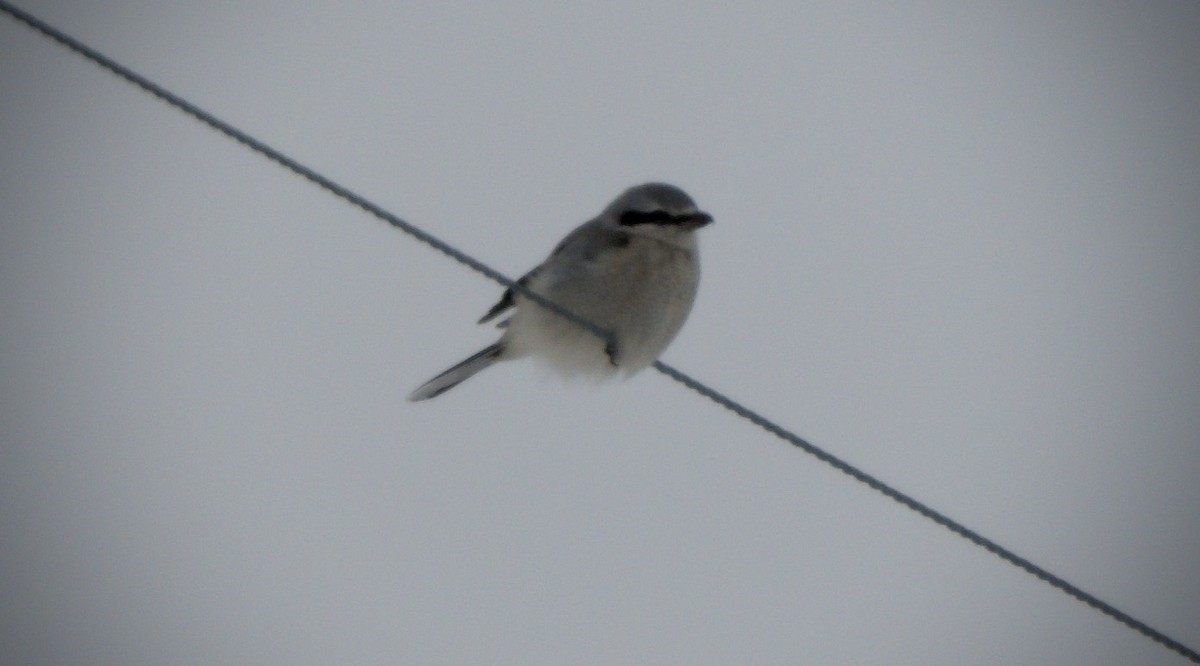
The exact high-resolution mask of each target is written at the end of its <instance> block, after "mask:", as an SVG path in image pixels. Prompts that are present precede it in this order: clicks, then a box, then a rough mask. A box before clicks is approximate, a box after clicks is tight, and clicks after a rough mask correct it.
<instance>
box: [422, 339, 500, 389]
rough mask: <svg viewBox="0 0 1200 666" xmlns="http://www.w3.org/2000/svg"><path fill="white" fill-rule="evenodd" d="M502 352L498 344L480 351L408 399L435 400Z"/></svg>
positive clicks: (430, 381)
mask: <svg viewBox="0 0 1200 666" xmlns="http://www.w3.org/2000/svg"><path fill="white" fill-rule="evenodd" d="M503 352H504V347H503V345H501V344H500V343H499V342H497V343H496V344H494V345H492V346H490V347H487V348H484V349H481V350H480V351H479V352H478V353H477V354H474V355H472V356H471V357H470V358H468V359H466V360H464V361H463V362H461V363H459V364H457V365H455V366H454V367H452V368H450V369H449V370H446V371H445V372H443V373H442V374H440V375H438V376H437V377H434V378H433V379H431V380H429V381H427V382H425V383H424V384H421V385H420V386H418V387H417V390H415V391H413V392H412V393H410V394H409V396H408V399H409V400H411V401H413V402H417V401H418V400H428V399H430V398H436V397H438V396H439V395H441V394H443V393H445V392H446V391H449V390H450V389H452V388H454V387H455V386H458V385H459V384H461V383H462V382H464V381H466V380H467V379H468V378H469V377H471V375H474V374H475V373H477V372H479V371H480V370H483V369H484V368H486V367H488V366H489V365H491V364H493V363H495V362H496V361H499V360H500V354H502V353H503Z"/></svg>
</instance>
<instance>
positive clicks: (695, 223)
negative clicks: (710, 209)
mask: <svg viewBox="0 0 1200 666" xmlns="http://www.w3.org/2000/svg"><path fill="white" fill-rule="evenodd" d="M712 221H713V218H712V215H709V214H708V213H705V212H703V211H696V212H695V213H692V214H691V215H689V216H688V217H687V220H685V221H684V223H683V224H684V227H685V228H687V229H699V228H700V227H703V226H707V225H710V224H712Z"/></svg>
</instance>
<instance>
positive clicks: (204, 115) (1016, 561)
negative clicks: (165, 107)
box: [0, 0, 1200, 663]
mask: <svg viewBox="0 0 1200 666" xmlns="http://www.w3.org/2000/svg"><path fill="white" fill-rule="evenodd" d="M0 11H3V12H4V13H6V14H8V15H9V16H11V17H12V18H13V19H15V20H17V21H18V22H20V23H24V24H25V25H26V26H28V27H30V28H32V29H33V30H36V31H37V32H40V33H41V34H42V35H44V36H46V37H48V38H50V39H52V40H54V41H55V42H58V43H59V44H61V45H62V46H64V47H66V48H67V49H69V50H71V51H74V52H75V53H78V54H79V55H81V56H83V57H84V58H86V59H88V60H90V61H92V62H94V63H95V64H97V65H99V66H100V67H102V68H104V69H106V70H108V71H109V72H111V73H113V74H115V75H117V76H118V77H120V78H122V79H124V80H126V81H127V82H129V83H132V84H133V85H135V86H137V87H139V88H141V89H142V90H144V91H146V92H147V93H150V94H151V95H153V96H154V97H157V98H158V99H160V100H162V101H163V102H166V103H167V104H169V105H171V106H173V107H175V108H177V109H179V110H180V111H182V112H184V113H186V114H187V115H189V116H192V117H193V118H195V119H196V120H199V121H200V122H202V123H204V124H205V125H208V126H209V127H211V128H213V129H215V130H217V131H218V132H220V133H222V134H224V135H225V136H227V137H229V138H230V139H233V140H234V141H236V142H238V143H240V144H242V145H244V146H246V147H247V148H249V149H251V150H253V151H255V152H257V153H259V154H260V155H263V156H264V157H267V158H268V159H270V160H273V161H275V162H276V163H278V164H279V165H280V166H283V167H284V168H286V169H288V170H289V171H292V172H293V173H296V174H298V175H300V176H303V177H304V178H306V179H308V180H309V181H312V182H313V183H314V184H315V185H317V186H318V187H321V188H323V189H325V190H327V191H329V192H330V193H332V194H333V195H334V196H337V197H339V198H341V199H344V200H345V201H347V202H349V203H351V204H354V205H355V206H358V207H359V208H361V209H363V210H364V211H366V212H368V213H370V214H371V215H374V216H375V217H377V218H379V219H381V220H383V221H384V222H387V223H388V224H390V225H392V226H394V227H396V228H398V229H400V230H401V231H403V232H405V233H407V234H409V235H410V236H412V237H414V238H416V239H417V240H419V241H421V242H422V243H425V244H426V245H429V246H430V247H432V248H433V249H435V250H437V251H439V252H441V253H443V254H445V255H446V256H448V257H450V258H451V259H454V260H455V261H457V262H459V263H461V264H463V265H465V266H467V267H468V268H470V269H471V270H474V271H475V272H477V273H480V274H481V275H483V276H485V277H487V278H489V279H491V280H493V281H495V282H497V283H499V284H501V285H503V286H505V287H507V288H510V289H513V290H514V291H516V292H518V293H521V294H523V295H525V296H527V297H529V298H530V299H531V300H533V301H535V302H536V303H538V304H539V305H540V306H542V307H545V308H547V309H549V310H551V311H553V312H555V313H556V314H558V315H559V316H562V317H565V318H566V319H568V320H570V321H572V322H574V323H575V324H577V325H579V326H582V327H583V328H584V329H586V330H588V331H589V332H591V333H592V334H593V335H596V336H598V337H600V338H602V339H607V337H608V334H607V332H605V331H604V330H602V329H601V328H600V327H598V326H596V325H595V324H593V323H591V322H589V321H587V320H585V319H583V318H581V317H579V316H578V315H576V314H574V313H572V312H570V311H569V310H566V309H565V308H563V307H561V306H559V305H557V304H555V303H553V302H551V301H548V300H546V299H545V298H544V297H542V296H540V295H538V294H535V293H533V292H531V291H529V290H528V289H527V288H525V287H524V286H523V285H520V284H518V283H516V282H515V281H513V280H512V279H510V278H508V277H506V276H504V275H503V274H501V273H500V272H499V271H497V270H495V269H493V268H491V267H490V266H488V265H486V264H484V263H483V262H481V261H479V260H477V259H475V258H474V257H472V256H470V255H468V254H466V253H465V252H463V251H461V250H459V249H457V248H455V247H453V246H451V245H450V244H448V243H446V242H444V241H442V240H440V239H438V238H436V237H435V236H433V235H431V234H429V233H427V232H425V231H424V230H422V229H420V228H418V227H416V226H414V225H412V224H410V223H408V222H405V221H404V220H402V219H400V218H399V217H397V216H395V215H393V214H392V213H390V212H388V211H386V210H384V209H383V208H381V207H379V206H378V205H376V204H374V203H372V202H371V201H369V200H367V199H366V198H364V197H362V196H361V195H359V194H356V193H354V192H352V191H351V190H349V189H347V188H345V187H343V186H341V185H339V184H337V183H335V182H333V181H332V180H330V179H328V178H326V177H325V176H322V175H321V174H319V173H317V172H316V171H314V170H313V169H311V168H309V167H307V166H305V165H303V164H301V163H299V162H297V161H295V160H293V159H292V158H290V157H288V156H287V155H284V154H283V153H281V152H279V151H277V150H275V149H274V148H271V147H270V146H268V145H266V144H264V143H263V142H261V141H259V140H258V139H255V138H254V137H252V136H250V135H248V134H246V133H245V132H242V131H241V130H239V129H237V128H236V127H234V126H232V125H230V124H229V123H226V122H224V121H222V120H220V119H219V118H217V117H215V116H213V115H212V114H210V113H208V112H206V111H204V110H203V109H201V108H199V107H197V106H196V105H194V104H192V103H191V102H188V101H187V100H185V99H183V98H181V97H179V96H178V95H176V94H174V93H172V92H170V91H169V90H167V89H165V88H163V87H161V86H159V85H158V84H156V83H154V82H153V81H150V80H149V79H147V78H145V77H143V76H142V75H140V74H138V73H136V72H134V71H133V70H131V69H129V68H127V67H125V66H123V65H121V64H119V63H117V62H116V61H114V60H112V59H110V58H108V57H106V56H104V55H103V54H101V53H99V52H98V51H96V50H94V49H92V48H90V47H88V46H87V45H85V44H84V43H82V42H80V41H79V40H77V39H75V38H73V37H71V36H69V35H67V34H66V33H64V32H62V31H60V30H58V29H57V28H54V27H53V26H51V25H49V24H47V23H45V22H43V21H41V20H39V19H37V18H36V17H34V16H32V15H30V14H28V13H26V12H24V11H22V10H20V9H18V8H16V7H13V6H12V5H10V4H9V3H7V2H4V1H3V0H0ZM654 368H655V369H656V370H658V371H659V372H661V373H662V374H664V375H666V376H668V377H670V378H671V379H674V380H675V381H677V382H679V383H680V384H682V385H683V386H686V387H687V388H689V389H691V390H693V391H695V392H696V393H698V394H700V395H702V396H704V397H706V398H708V399H709V400H712V401H713V402H715V403H717V404H718V405H720V406H722V407H724V408H725V409H728V410H729V411H731V412H733V413H734V414H736V415H738V416H739V417H741V418H743V419H745V420H747V421H749V422H750V423H753V424H754V425H756V426H758V427H759V428H761V429H763V430H765V431H767V432H769V433H771V434H772V435H775V436H776V437H778V438H780V439H782V440H784V441H785V442H787V443H789V444H791V445H793V446H795V447H797V448H799V449H801V450H802V451H804V452H805V453H808V454H809V455H812V456H814V457H815V458H817V459H818V460H820V461H822V462H824V463H826V464H828V465H830V466H832V467H833V468H834V469H836V470H838V471H839V472H842V473H843V474H846V475H847V476H849V477H851V478H852V479H854V480H855V481H858V482H859V483H862V484H864V485H866V486H868V487H870V488H872V489H873V490H876V491H878V492H879V493H881V494H883V495H884V496H885V497H888V498H889V499H891V500H893V501H895V502H898V503H899V504H901V505H903V506H905V507H907V508H909V509H911V510H913V511H915V512H916V513H918V514H920V515H921V516H924V517H925V518H928V519H929V520H931V521H933V522H935V523H937V524H938V525H941V526H942V527H944V528H946V529H947V530H950V531H951V532H953V533H954V534H957V535H958V536H960V537H962V538H964V539H966V540H967V541H970V542H971V543H973V544H975V545H977V546H979V547H980V548H983V549H984V550H986V551H988V552H990V553H992V554H993V555H996V556H997V557H999V558H1001V559H1002V560H1004V561H1006V562H1008V563H1009V564H1012V565H1013V566H1016V567H1017V568H1019V569H1021V570H1022V571H1025V572H1026V573H1028V574H1030V575H1032V576H1034V577H1035V578H1037V579H1039V580H1041V581H1043V582H1045V583H1047V584H1048V585H1050V586H1052V587H1055V588H1057V589H1059V590H1061V591H1062V592H1064V593H1066V594H1068V595H1070V596H1071V597H1074V598H1075V599H1076V600H1078V601H1081V602H1083V603H1084V604H1086V605H1088V606H1091V607H1092V608H1094V609H1096V610H1098V611H1100V612H1101V613H1104V614H1105V615H1108V616H1109V617H1111V618H1113V619H1115V620H1117V621H1118V622H1120V623H1121V624H1124V625H1125V626H1127V627H1129V628H1130V629H1133V630H1134V631H1137V632H1138V633H1140V634H1142V635H1144V636H1146V637H1147V638H1150V639H1151V640H1153V641H1155V642H1157V643H1159V644H1161V645H1163V646H1164V647H1166V648H1168V649H1170V650H1173V651H1174V652H1176V653H1178V654H1180V655H1182V656H1184V657H1186V658H1187V659H1189V660H1191V661H1193V662H1195V663H1200V652H1197V651H1196V650H1194V649H1192V648H1190V647H1188V646H1186V645H1184V644H1183V643H1180V642H1179V641H1177V640H1175V639H1173V638H1171V637H1169V636H1167V635H1166V634H1164V633H1162V632H1161V631H1158V630H1157V629H1155V628H1153V627H1151V626H1150V625H1148V624H1146V623H1145V622H1143V621H1141V620H1139V619H1137V618H1135V617H1133V616H1131V615H1129V614H1128V613H1125V612H1123V611H1121V610H1119V609H1117V608H1116V607H1114V606H1112V605H1111V604H1109V603H1107V602H1105V601H1103V600H1101V599H1100V598H1098V597H1096V596H1094V595H1092V594H1090V593H1088V592H1085V591H1084V590H1083V589H1081V588H1079V587H1077V586H1075V585H1073V584H1071V583H1069V582H1067V581H1066V580H1064V579H1063V578H1061V577H1059V576H1057V575H1055V574H1053V573H1050V572H1049V571H1047V570H1045V569H1043V568H1042V567H1039V566H1037V565H1036V564H1034V563H1033V562H1031V561H1030V560H1028V559H1026V558H1024V557H1022V556H1020V555H1017V554H1016V553H1014V552H1013V551H1011V550H1009V549H1007V548H1005V547H1003V546H1001V545H1000V544H998V543H996V542H995V541H992V540H991V539H988V538H987V537H985V536H983V535H981V534H979V533H978V532H976V531H975V530H972V529H970V528H969V527H967V526H965V525H963V524H961V523H959V522H958V521H956V520H954V519H952V518H950V517H948V516H946V515H945V514H943V513H941V512H939V511H936V510H934V509H932V508H930V507H929V506H927V505H926V504H924V503H922V502H920V501H918V500H916V499H914V498H912V497H910V496H909V495H907V494H905V493H903V492H901V491H899V490H897V489H895V488H893V487H892V486H890V485H888V484H886V483H884V482H883V481H880V480H879V479H877V478H875V477H874V476H871V475H870V474H867V473H866V472H864V471H862V470H860V469H858V468H857V467H855V466H854V465H851V464H850V463H848V462H846V461H844V460H842V459H841V458H838V457H837V456H835V455H833V454H831V453H829V452H827V451H825V450H824V449H821V448H820V447H817V446H815V445H814V444H811V443H810V442H808V441H807V440H805V439H803V438H802V437H800V436H798V435H796V434H795V433H793V432H791V431H790V430H787V429H786V428H784V427H782V426H780V425H778V424H776V423H775V422H773V421H771V420H769V419H767V418H766V417H764V416H762V415H760V414H759V413H758V412H755V411H754V410H752V409H750V408H748V407H746V406H744V405H742V404H741V403H739V402H737V401H735V400H733V399H732V398H729V397H727V396H725V395H724V394H722V393H721V392H719V391H717V390H715V389H713V388H710V387H709V386H707V385H705V384H704V383H702V382H700V381H698V380H696V379H693V378H692V377H690V376H689V375H687V374H684V373H683V372H681V371H679V370H677V369H675V368H674V367H672V366H670V365H667V364H666V363H663V362H662V361H655V362H654Z"/></svg>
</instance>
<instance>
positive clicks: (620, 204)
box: [408, 183, 712, 401]
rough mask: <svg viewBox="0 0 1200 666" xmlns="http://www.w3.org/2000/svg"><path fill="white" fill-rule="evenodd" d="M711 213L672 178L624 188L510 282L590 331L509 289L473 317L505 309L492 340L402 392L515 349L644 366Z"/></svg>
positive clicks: (674, 325) (672, 327)
mask: <svg viewBox="0 0 1200 666" xmlns="http://www.w3.org/2000/svg"><path fill="white" fill-rule="evenodd" d="M711 222H712V216H711V215H709V214H708V213H705V212H703V211H701V210H699V209H698V208H697V207H696V203H695V202H694V201H692V198H691V197H689V196H688V195H687V194H686V193H685V192H684V191H683V190H681V189H679V188H678V187H675V186H674V185H668V184H666V183H646V184H644V185H637V186H634V187H631V188H629V189H628V190H625V192H623V193H622V194H621V196H619V197H617V198H616V199H614V200H613V202H612V203H610V204H609V205H608V207H607V208H605V209H604V211H603V212H601V213H600V215H598V216H597V217H595V218H594V219H592V220H590V221H588V222H585V223H583V224H582V225H580V226H579V227H577V228H576V229H575V230H574V231H572V232H571V233H570V234H568V235H567V237H566V238H564V239H563V240H562V242H561V243H559V244H558V247H556V248H554V251H553V252H551V253H550V256H549V257H547V258H546V260H545V261H543V262H542V263H541V265H539V266H538V267H537V268H534V269H533V270H531V271H529V272H528V273H526V274H525V275H524V277H522V278H521V279H520V280H518V281H517V284H519V285H520V286H521V287H523V288H525V289H528V290H529V291H531V292H533V293H535V294H537V295H539V296H541V297H543V298H545V299H546V300H548V301H550V302H551V303H553V304H555V305H557V306H559V307H561V308H562V309H564V310H566V311H568V312H570V313H572V314H574V315H576V316H578V317H579V318H581V319H583V320H584V321H586V322H588V323H590V324H593V325H594V326H595V327H596V329H598V330H588V329H587V328H585V327H584V326H581V325H580V324H579V323H576V322H573V321H571V320H569V319H567V318H565V317H563V316H562V315H560V314H557V313H555V312H552V311H551V310H550V309H548V308H546V307H544V306H543V305H539V304H538V303H537V302H535V301H534V300H533V299H531V298H529V297H528V296H527V295H525V294H522V293H521V291H520V290H514V289H511V288H510V289H508V290H506V291H505V292H504V295H503V296H502V297H501V298H500V302H499V303H496V305H495V306H494V307H492V309H491V310H488V312H487V314H485V315H484V316H483V318H482V319H480V320H479V323H481V324H482V323H485V322H488V321H491V320H492V319H495V318H496V317H497V316H499V315H501V314H503V313H505V312H507V311H509V310H510V309H512V310H513V312H512V316H511V317H509V318H508V319H506V320H504V321H502V322H501V323H500V324H499V326H500V327H501V328H503V329H504V333H503V334H502V335H501V336H500V339H499V340H498V341H497V342H496V343H495V344H493V345H490V346H488V347H486V348H484V349H482V350H480V351H479V352H478V353H476V354H474V355H472V356H470V357H469V358H467V359H466V360H464V361H462V362H461V363H459V364H457V365H455V366H454V367H452V368H450V369H448V370H446V371H445V372H443V373H441V374H440V375H438V376H436V377H434V378H433V379H431V380H429V381H427V382H425V383H424V384H422V385H421V386H419V387H417V389H416V390H415V391H413V392H412V394H411V395H409V396H408V399H409V400H413V401H417V400H428V399H429V398H433V397H436V396H439V395H441V394H442V393H445V392H446V391H448V390H450V389H452V388H454V387H455V386H457V385H459V384H460V383H462V382H463V381H465V380H466V379H468V378H469V377H471V376H472V375H474V374H475V373H477V372H479V371H480V370H483V369H484V368H487V367H488V366H490V365H492V364H493V363H497V362H499V361H508V360H512V359H518V358H523V357H525V356H533V357H535V358H538V359H541V360H544V361H547V362H548V363H549V364H550V365H551V366H552V367H554V368H556V369H558V370H560V371H562V372H563V373H565V374H568V375H572V374H581V373H586V374H599V375H611V374H615V373H618V372H620V373H623V374H625V375H626V376H628V375H632V374H633V373H635V372H638V371H639V370H642V369H644V368H646V367H647V366H649V365H650V364H652V363H654V361H655V359H657V358H658V356H659V354H661V353H662V351H663V350H664V349H666V347H667V345H668V344H670V342H671V340H673V339H674V338H675V334H676V333H678V332H679V329H680V327H682V326H683V322H684V320H685V319H687V316H688V312H690V311H691V309H692V302H693V301H694V300H695V298H696V287H697V286H698V284H699V282H700V264H699V259H698V257H697V246H696V234H695V233H694V232H695V231H696V230H697V229H699V228H700V227H703V226H705V225H707V224H709V223H711ZM601 334H602V335H601Z"/></svg>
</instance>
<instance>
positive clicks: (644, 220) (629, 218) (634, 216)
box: [620, 210, 690, 227]
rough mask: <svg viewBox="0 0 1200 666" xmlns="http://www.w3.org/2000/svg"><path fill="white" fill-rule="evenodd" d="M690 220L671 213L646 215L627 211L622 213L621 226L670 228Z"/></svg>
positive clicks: (659, 211) (650, 213) (635, 211)
mask: <svg viewBox="0 0 1200 666" xmlns="http://www.w3.org/2000/svg"><path fill="white" fill-rule="evenodd" d="M688 219H690V216H688V215H681V216H679V217H675V216H673V215H671V214H670V213H668V212H666V211H662V210H656V211H653V212H649V213H645V212H642V211H640V210H627V211H625V212H624V213H621V219H620V225H621V226H623V227H633V226H637V225H639V224H658V225H662V226H670V225H675V224H680V223H683V222H685V221H687V220H688Z"/></svg>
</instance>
